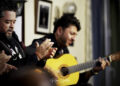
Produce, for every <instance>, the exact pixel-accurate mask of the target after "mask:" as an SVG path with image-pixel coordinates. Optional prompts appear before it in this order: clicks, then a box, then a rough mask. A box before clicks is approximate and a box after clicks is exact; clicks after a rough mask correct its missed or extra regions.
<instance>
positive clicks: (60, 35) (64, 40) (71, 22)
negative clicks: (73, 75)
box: [28, 14, 109, 86]
mask: <svg viewBox="0 0 120 86" xmlns="http://www.w3.org/2000/svg"><path fill="white" fill-rule="evenodd" d="M79 30H80V22H79V21H78V19H77V18H76V17H74V16H72V15H69V14H65V15H63V16H62V17H61V18H59V19H58V20H56V21H55V23H54V31H53V34H49V35H46V36H45V37H43V38H40V39H35V40H34V41H33V43H32V45H30V46H29V47H28V49H29V48H35V46H34V45H35V42H39V44H41V43H42V42H43V41H44V40H45V39H46V38H49V39H51V41H52V42H54V45H53V47H57V51H56V54H55V56H54V57H56V56H58V55H61V54H65V53H69V50H68V48H67V47H68V46H70V45H71V44H72V43H73V42H74V41H75V37H76V35H77V32H78V31H79ZM99 61H100V63H101V65H100V66H96V67H94V68H93V69H92V70H90V71H87V72H84V73H81V74H80V79H79V81H78V83H77V84H76V85H74V86H88V84H87V82H88V80H89V78H90V77H91V76H92V75H94V74H96V73H97V72H99V71H101V70H104V69H105V67H106V66H107V65H108V64H109V62H108V61H105V60H103V59H101V58H100V59H99Z"/></svg>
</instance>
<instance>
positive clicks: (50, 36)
mask: <svg viewBox="0 0 120 86" xmlns="http://www.w3.org/2000/svg"><path fill="white" fill-rule="evenodd" d="M53 37H54V35H53V34H47V35H45V36H43V37H41V38H38V39H34V40H33V42H35V41H37V42H43V41H44V40H45V39H47V38H48V39H51V38H53Z"/></svg>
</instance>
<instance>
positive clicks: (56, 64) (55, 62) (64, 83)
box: [45, 54, 79, 86]
mask: <svg viewBox="0 0 120 86" xmlns="http://www.w3.org/2000/svg"><path fill="white" fill-rule="evenodd" d="M76 64H78V63H77V61H76V59H75V58H74V57H73V56H72V55H70V54H63V55H61V56H60V57H58V58H50V59H48V60H47V62H46V65H45V66H46V67H47V68H49V69H50V70H52V71H53V73H54V74H55V75H56V76H57V79H58V80H57V84H58V86H69V85H73V84H76V83H77V82H78V79H79V72H75V73H71V74H68V75H66V76H63V75H62V74H61V72H60V69H61V68H62V67H69V66H73V65H76Z"/></svg>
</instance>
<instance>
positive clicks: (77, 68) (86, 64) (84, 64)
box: [68, 57, 109, 74]
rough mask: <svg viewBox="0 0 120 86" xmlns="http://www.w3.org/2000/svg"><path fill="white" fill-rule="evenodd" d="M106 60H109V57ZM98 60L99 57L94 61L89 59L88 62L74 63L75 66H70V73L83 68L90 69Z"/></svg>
mask: <svg viewBox="0 0 120 86" xmlns="http://www.w3.org/2000/svg"><path fill="white" fill-rule="evenodd" d="M104 60H108V61H109V57H108V58H106V57H105V58H104ZM97 62H98V59H96V60H93V61H89V62H86V63H83V64H78V65H74V66H70V67H68V71H69V72H68V73H69V74H70V73H74V72H77V71H81V70H84V69H88V68H93V67H94V66H95V65H96V63H97Z"/></svg>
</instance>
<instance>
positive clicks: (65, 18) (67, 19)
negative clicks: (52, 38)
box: [53, 14, 81, 33]
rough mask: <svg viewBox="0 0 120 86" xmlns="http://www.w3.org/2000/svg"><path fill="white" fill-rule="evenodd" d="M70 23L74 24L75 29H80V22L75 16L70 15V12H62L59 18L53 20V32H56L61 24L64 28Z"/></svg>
mask: <svg viewBox="0 0 120 86" xmlns="http://www.w3.org/2000/svg"><path fill="white" fill-rule="evenodd" d="M70 25H74V26H76V27H77V31H79V30H80V29H81V27H80V22H79V20H78V19H77V18H76V17H75V16H73V15H70V14H64V15H63V16H62V17H61V18H59V19H57V20H55V22H54V31H53V33H55V32H56V30H57V28H58V27H59V26H61V27H62V29H63V30H64V29H65V28H67V27H69V26H70Z"/></svg>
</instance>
